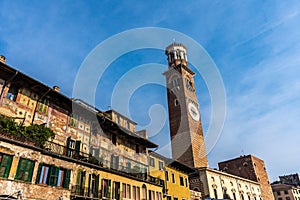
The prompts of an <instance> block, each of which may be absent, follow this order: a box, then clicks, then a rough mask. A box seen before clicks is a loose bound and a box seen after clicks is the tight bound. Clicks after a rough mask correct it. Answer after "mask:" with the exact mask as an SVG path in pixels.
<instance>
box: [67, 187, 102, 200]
mask: <svg viewBox="0 0 300 200" xmlns="http://www.w3.org/2000/svg"><path fill="white" fill-rule="evenodd" d="M71 196H73V197H74V196H78V197H85V198H89V199H95V200H96V199H101V198H100V189H99V188H89V187H82V186H80V185H73V186H72V187H71Z"/></svg>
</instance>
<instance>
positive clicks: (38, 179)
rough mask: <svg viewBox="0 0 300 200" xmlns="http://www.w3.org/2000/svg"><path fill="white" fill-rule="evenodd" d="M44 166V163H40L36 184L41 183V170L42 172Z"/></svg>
mask: <svg viewBox="0 0 300 200" xmlns="http://www.w3.org/2000/svg"><path fill="white" fill-rule="evenodd" d="M42 166H43V164H42V163H40V164H39V168H38V171H37V175H36V178H35V183H36V184H39V183H40V178H41V172H42Z"/></svg>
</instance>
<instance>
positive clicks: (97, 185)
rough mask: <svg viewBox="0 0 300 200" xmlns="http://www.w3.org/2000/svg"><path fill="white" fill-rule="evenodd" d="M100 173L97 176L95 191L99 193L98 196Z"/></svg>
mask: <svg viewBox="0 0 300 200" xmlns="http://www.w3.org/2000/svg"><path fill="white" fill-rule="evenodd" d="M99 178H100V176H99V174H98V175H97V176H96V177H95V192H96V194H97V197H98V193H99Z"/></svg>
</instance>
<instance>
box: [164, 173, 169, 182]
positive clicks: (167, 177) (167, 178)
mask: <svg viewBox="0 0 300 200" xmlns="http://www.w3.org/2000/svg"><path fill="white" fill-rule="evenodd" d="M165 176H166V181H169V172H168V171H166V172H165Z"/></svg>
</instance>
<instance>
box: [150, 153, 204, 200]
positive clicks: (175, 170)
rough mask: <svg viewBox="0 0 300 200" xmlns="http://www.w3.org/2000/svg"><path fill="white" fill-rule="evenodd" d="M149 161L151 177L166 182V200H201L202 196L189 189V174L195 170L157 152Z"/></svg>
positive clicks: (151, 155)
mask: <svg viewBox="0 0 300 200" xmlns="http://www.w3.org/2000/svg"><path fill="white" fill-rule="evenodd" d="M149 159H150V160H149V171H150V175H151V176H153V177H157V178H158V179H161V178H162V179H163V180H164V183H165V185H164V189H163V191H164V197H165V198H166V200H188V199H197V198H198V199H200V198H199V197H201V196H199V194H198V193H196V192H193V191H191V190H190V187H189V174H190V173H192V172H194V169H192V168H190V167H188V166H186V165H184V164H182V163H180V162H178V161H176V160H173V159H169V158H166V157H164V156H162V155H160V154H158V153H155V152H151V153H150V154H149ZM191 194H192V195H193V196H191Z"/></svg>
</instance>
